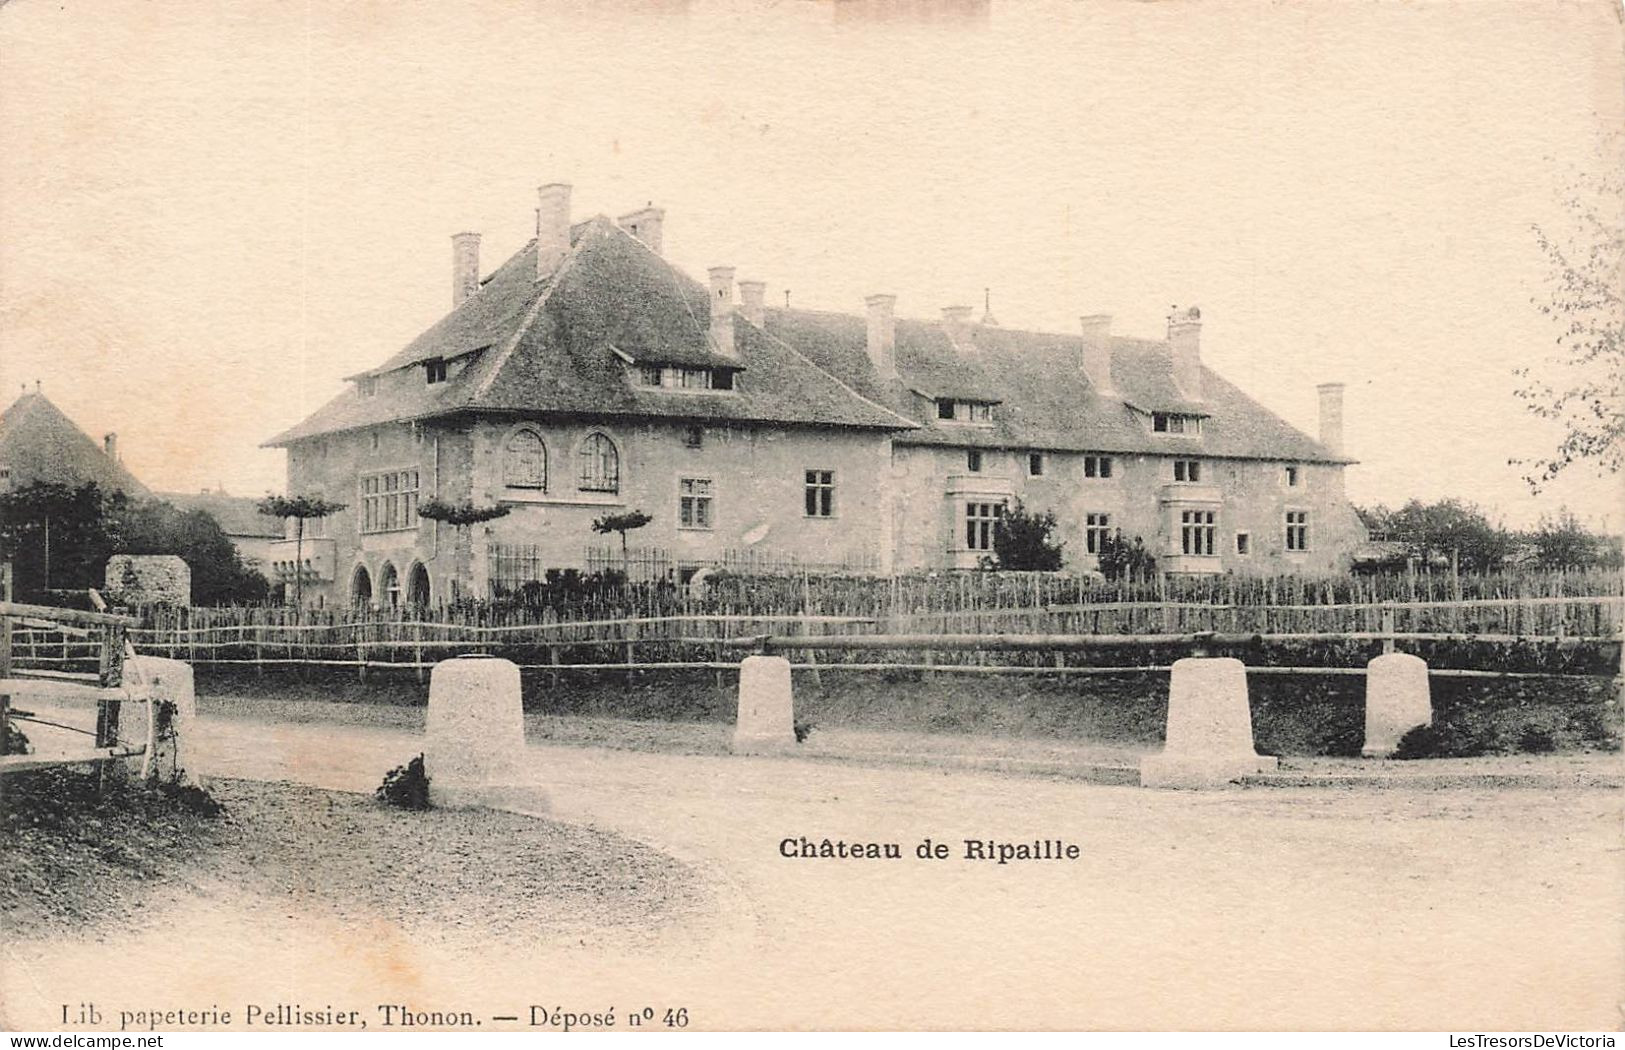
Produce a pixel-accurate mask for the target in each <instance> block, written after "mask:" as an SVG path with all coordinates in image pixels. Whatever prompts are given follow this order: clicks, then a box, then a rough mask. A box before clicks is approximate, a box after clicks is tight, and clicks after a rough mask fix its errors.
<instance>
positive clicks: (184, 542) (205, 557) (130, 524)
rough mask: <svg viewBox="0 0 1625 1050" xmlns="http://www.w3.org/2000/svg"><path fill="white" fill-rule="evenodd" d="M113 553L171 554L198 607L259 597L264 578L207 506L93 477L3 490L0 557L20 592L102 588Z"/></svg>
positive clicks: (35, 593)
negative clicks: (128, 490)
mask: <svg viewBox="0 0 1625 1050" xmlns="http://www.w3.org/2000/svg"><path fill="white" fill-rule="evenodd" d="M113 554H175V555H178V556H180V558H181V560H183V561H185V562H186V564H187V567H188V568H190V569H191V573H192V600H193V601H194V602H195V603H197V604H199V605H217V604H226V603H229V602H248V601H260V600H263V599H264V597H265V593H266V582H265V579H264V577H262V576H260V575H259V574H258V573H256V572H254V571H253V570H251V569H249V568H248V567H247V566H245V565H244V564H243V562H242V559H241V558H240V557H239V556H238V554H237V548H236V547H235V546H234V545H233V544H232V542H231V538H230V537H229V536H227V535H226V534H225V532H224V530H222V529H221V528H220V524H219V523H218V522H217V521H215V520H214V518H213V517H212V516H211V515H209V514H207V513H206V512H204V511H182V510H180V509H178V508H176V507H175V506H173V505H172V504H169V503H165V502H164V501H162V500H149V499H140V500H132V499H130V498H129V497H128V496H126V495H125V494H124V493H122V492H104V491H103V490H102V489H100V488H99V487H98V486H96V485H95V484H94V483H90V484H85V485H81V486H79V487H77V488H70V487H68V486H66V485H57V484H52V483H43V482H41V483H35V484H32V485H27V486H25V487H23V488H21V489H18V490H16V491H14V492H8V493H5V494H3V495H0V557H5V558H10V559H12V561H13V565H14V567H15V572H16V577H15V588H16V592H17V594H18V595H19V596H21V595H28V596H32V597H42V596H44V593H45V592H46V591H47V590H51V589H54V590H84V589H86V588H91V587H98V588H99V587H101V586H103V585H104V584H105V582H106V580H105V578H104V574H105V572H106V567H107V559H108V557H109V556H111V555H113Z"/></svg>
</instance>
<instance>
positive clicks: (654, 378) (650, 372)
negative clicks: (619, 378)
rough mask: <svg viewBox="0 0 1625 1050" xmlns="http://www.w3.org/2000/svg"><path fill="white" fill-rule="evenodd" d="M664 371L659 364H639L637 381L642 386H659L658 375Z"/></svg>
mask: <svg viewBox="0 0 1625 1050" xmlns="http://www.w3.org/2000/svg"><path fill="white" fill-rule="evenodd" d="M664 371H665V369H663V368H661V367H660V366H659V365H639V366H638V382H639V383H642V384H643V385H644V386H659V385H660V376H661V374H662V373H663V372H664Z"/></svg>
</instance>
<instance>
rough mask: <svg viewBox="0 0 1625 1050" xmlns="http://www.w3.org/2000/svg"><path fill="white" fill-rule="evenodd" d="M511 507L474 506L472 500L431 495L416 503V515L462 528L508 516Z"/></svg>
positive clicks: (501, 505) (500, 505)
mask: <svg viewBox="0 0 1625 1050" xmlns="http://www.w3.org/2000/svg"><path fill="white" fill-rule="evenodd" d="M511 510H513V508H512V507H509V506H505V505H503V504H500V503H498V504H495V505H492V506H489V507H476V506H474V501H473V500H466V499H465V500H463V501H462V502H461V503H447V502H446V501H445V500H443V499H440V498H439V497H437V496H431V497H429V498H428V499H426V500H424V501H423V502H422V503H419V504H418V517H420V518H428V519H429V520H430V521H443V522H445V523H446V524H447V525H450V526H452V527H453V528H458V529H460V528H464V527H466V526H469V525H477V524H478V523H480V522H482V521H495V520H496V519H497V518H505V517H507V516H508V513H509V511H511Z"/></svg>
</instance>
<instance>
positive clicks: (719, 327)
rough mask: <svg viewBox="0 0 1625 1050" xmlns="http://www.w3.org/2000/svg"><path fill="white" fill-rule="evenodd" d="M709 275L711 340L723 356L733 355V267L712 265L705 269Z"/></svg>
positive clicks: (737, 351)
mask: <svg viewBox="0 0 1625 1050" xmlns="http://www.w3.org/2000/svg"><path fill="white" fill-rule="evenodd" d="M705 272H706V273H707V274H709V275H710V277H711V342H712V344H713V345H714V346H715V347H716V351H717V353H719V354H722V355H723V356H724V357H734V356H736V355H737V354H738V353H739V347H738V345H737V344H736V343H735V342H734V268H733V267H732V266H713V267H711V268H710V269H709V270H707V271H705Z"/></svg>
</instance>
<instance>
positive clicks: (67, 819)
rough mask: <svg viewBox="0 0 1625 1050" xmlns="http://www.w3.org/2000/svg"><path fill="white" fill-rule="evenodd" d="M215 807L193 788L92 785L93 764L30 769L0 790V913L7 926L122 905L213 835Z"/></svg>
mask: <svg viewBox="0 0 1625 1050" xmlns="http://www.w3.org/2000/svg"><path fill="white" fill-rule="evenodd" d="M223 815H224V808H223V807H222V806H221V805H220V803H219V802H218V801H217V800H216V799H214V798H213V797H212V796H211V795H209V794H208V793H207V792H204V791H201V790H199V789H197V788H177V789H165V790H153V789H148V788H145V787H141V786H138V785H125V786H122V787H114V788H110V789H109V790H108V791H106V792H98V791H97V777H96V775H95V774H93V773H83V772H78V771H76V770H73V769H69V768H55V769H40V770H33V771H30V772H26V773H17V774H14V775H11V776H8V777H6V778H5V781H4V795H3V796H0V917H3V919H4V921H3V923H0V925H4V927H5V928H6V930H7V931H8V933H12V934H16V935H26V934H27V933H29V932H31V931H36V930H43V929H51V928H56V927H60V926H63V925H77V924H80V923H86V922H91V921H94V920H97V919H101V918H108V917H115V916H123V915H125V914H128V913H129V912H130V911H131V909H132V907H133V903H134V902H135V901H136V900H137V899H138V898H140V897H141V896H142V893H143V890H144V887H145V886H146V885H150V883H151V882H153V881H155V880H157V879H160V878H163V877H165V876H167V875H170V874H172V873H174V872H176V871H177V870H179V869H180V868H181V867H182V866H183V865H184V864H186V863H188V862H189V861H191V860H193V859H195V858H196V857H198V856H199V855H200V854H202V853H204V852H206V851H208V850H209V849H210V848H212V846H213V845H214V844H216V843H217V842H218V841H219V840H220V837H221V835H222V834H223V829H222V827H221V825H222V824H223V823H224V821H222V820H221V819H220V818H221V817H222V816H223Z"/></svg>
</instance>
